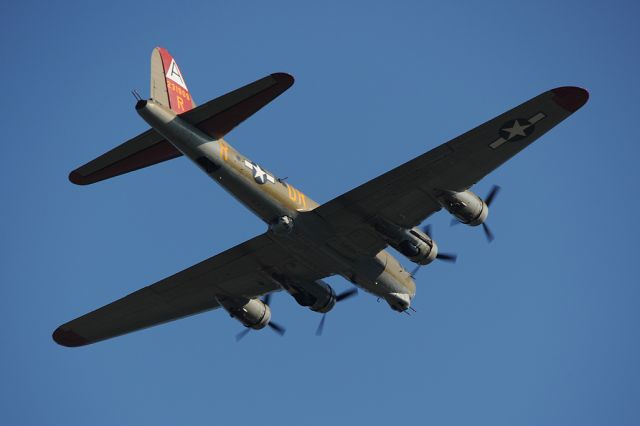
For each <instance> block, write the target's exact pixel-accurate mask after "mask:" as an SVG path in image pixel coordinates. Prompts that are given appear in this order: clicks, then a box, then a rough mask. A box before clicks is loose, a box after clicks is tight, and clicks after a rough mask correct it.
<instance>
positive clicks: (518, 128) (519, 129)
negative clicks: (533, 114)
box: [502, 120, 531, 140]
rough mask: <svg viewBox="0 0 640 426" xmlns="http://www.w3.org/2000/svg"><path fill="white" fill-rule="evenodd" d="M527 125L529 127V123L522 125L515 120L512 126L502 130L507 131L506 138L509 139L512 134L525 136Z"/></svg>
mask: <svg viewBox="0 0 640 426" xmlns="http://www.w3.org/2000/svg"><path fill="white" fill-rule="evenodd" d="M529 127H531V124H525V125H524V126H522V125H521V124H520V122H519V121H518V120H515V121H514V122H513V126H512V127H505V128H504V129H502V130H503V131H505V132H508V133H509V136H508V137H507V140H509V139H511V138H513V137H514V136H527V134H526V133H525V130H526V129H527V128H529Z"/></svg>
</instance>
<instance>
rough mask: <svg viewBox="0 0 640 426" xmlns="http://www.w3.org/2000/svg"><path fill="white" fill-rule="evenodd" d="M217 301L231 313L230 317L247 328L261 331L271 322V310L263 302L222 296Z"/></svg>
mask: <svg viewBox="0 0 640 426" xmlns="http://www.w3.org/2000/svg"><path fill="white" fill-rule="evenodd" d="M217 299H218V302H219V303H220V305H221V306H222V307H223V308H224V309H225V310H226V311H227V312H229V315H231V317H232V318H235V319H237V320H238V321H240V322H241V323H242V325H244V326H245V327H249V328H253V329H254V330H260V329H262V328H265V327H266V326H267V325H268V324H269V321H271V308H269V305H267V304H266V303H264V302H263V301H262V300H259V299H247V298H244V297H227V296H222V295H218V296H217Z"/></svg>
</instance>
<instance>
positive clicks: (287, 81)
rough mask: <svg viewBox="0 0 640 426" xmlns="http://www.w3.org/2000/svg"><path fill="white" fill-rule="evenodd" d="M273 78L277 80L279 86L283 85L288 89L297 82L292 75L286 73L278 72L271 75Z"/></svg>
mask: <svg viewBox="0 0 640 426" xmlns="http://www.w3.org/2000/svg"><path fill="white" fill-rule="evenodd" d="M271 77H273V78H275V79H276V81H277V82H278V83H279V84H283V85H285V86H287V87H291V86H292V85H293V83H294V82H295V79H294V78H293V76H292V75H291V74H287V73H286V72H276V73H273V74H271Z"/></svg>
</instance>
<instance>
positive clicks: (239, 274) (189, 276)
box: [53, 234, 321, 347]
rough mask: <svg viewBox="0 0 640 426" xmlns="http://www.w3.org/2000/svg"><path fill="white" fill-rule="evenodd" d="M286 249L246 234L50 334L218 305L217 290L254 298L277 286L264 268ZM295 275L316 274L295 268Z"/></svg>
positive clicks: (102, 329) (93, 331) (103, 328)
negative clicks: (236, 242) (238, 241)
mask: <svg viewBox="0 0 640 426" xmlns="http://www.w3.org/2000/svg"><path fill="white" fill-rule="evenodd" d="M290 260H291V258H290V256H289V254H288V253H287V252H286V251H285V250H284V249H283V248H282V247H281V246H280V245H278V244H277V243H275V242H274V241H273V240H271V238H270V237H269V236H268V235H267V234H262V235H260V236H257V237H255V238H253V239H251V240H248V241H246V242H244V243H242V244H240V245H237V246H236V247H233V248H231V249H229V250H227V251H225V252H223V253H220V254H218V255H216V256H213V257H210V258H209V259H206V260H204V261H202V262H200V263H198V264H196V265H194V266H192V267H190V268H188V269H185V270H184V271H182V272H178V273H177V274H175V275H172V276H170V277H168V278H165V279H163V280H161V281H159V282H157V283H155V284H152V285H150V286H148V287H145V288H143V289H140V290H138V291H136V292H134V293H131V294H129V295H128V296H125V297H123V298H122V299H119V300H116V301H115V302H113V303H110V304H109V305H106V306H103V307H102V308H99V309H97V310H95V311H93V312H90V313H88V314H86V315H83V316H81V317H79V318H77V319H74V320H73V321H70V322H68V323H66V324H63V325H61V326H60V327H58V328H57V329H56V330H55V331H54V333H53V339H54V340H55V341H56V342H57V343H59V344H61V345H63V346H69V347H74V346H82V345H87V344H89V343H94V342H98V341H100V340H105V339H109V338H111V337H115V336H119V335H122V334H126V333H130V332H132V331H136V330H140V329H142V328H146V327H151V326H154V325H157V324H161V323H165V322H169V321H173V320H176V319H179V318H182V317H186V316H189V315H193V314H197V313H200V312H204V311H207V310H210V309H214V308H217V307H218V302H217V301H216V294H223V295H231V296H242V297H247V298H253V297H257V296H260V295H262V294H265V293H268V292H271V291H276V290H279V287H278V286H277V285H275V284H273V283H272V282H271V281H270V280H268V279H266V277H265V274H264V270H265V269H267V268H269V269H274V268H282V267H283V266H284V265H285V264H286V263H287V262H289V261H290ZM297 275H299V276H300V277H304V278H307V279H319V278H321V277H319V276H316V273H315V272H313V271H311V270H308V271H305V270H304V269H298V271H297Z"/></svg>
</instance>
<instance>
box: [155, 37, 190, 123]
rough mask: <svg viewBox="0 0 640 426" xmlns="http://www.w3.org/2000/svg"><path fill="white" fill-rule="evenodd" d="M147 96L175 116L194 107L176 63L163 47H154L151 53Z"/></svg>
mask: <svg viewBox="0 0 640 426" xmlns="http://www.w3.org/2000/svg"><path fill="white" fill-rule="evenodd" d="M149 95H150V97H151V98H153V99H154V100H156V101H158V102H160V103H161V104H163V105H165V106H167V107H169V108H171V109H172V110H173V111H175V112H176V113H177V114H181V113H183V112H186V111H189V110H191V109H193V108H195V106H196V104H195V102H193V98H192V97H191V94H190V93H189V89H187V83H186V82H185V79H184V75H183V74H182V71H180V67H179V66H178V63H177V62H176V60H175V59H173V57H172V56H171V54H170V53H169V51H168V50H167V49H165V48H164V47H156V48H155V49H153V52H152V53H151V89H150V91H149Z"/></svg>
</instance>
